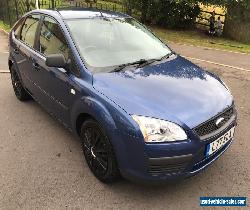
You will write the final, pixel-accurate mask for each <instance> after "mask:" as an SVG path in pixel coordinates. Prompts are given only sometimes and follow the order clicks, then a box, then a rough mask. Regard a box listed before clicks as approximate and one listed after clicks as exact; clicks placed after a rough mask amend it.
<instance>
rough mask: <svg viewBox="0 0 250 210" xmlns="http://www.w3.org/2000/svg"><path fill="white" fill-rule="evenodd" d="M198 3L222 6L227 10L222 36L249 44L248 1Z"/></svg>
mask: <svg viewBox="0 0 250 210" xmlns="http://www.w3.org/2000/svg"><path fill="white" fill-rule="evenodd" d="M200 2H202V3H205V4H215V5H218V6H224V7H225V8H226V10H227V14H226V19H225V25H224V35H225V36H227V37H229V38H233V39H236V40H239V41H243V42H248V43H250V0H201V1H200Z"/></svg>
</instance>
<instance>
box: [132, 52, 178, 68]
mask: <svg viewBox="0 0 250 210" xmlns="http://www.w3.org/2000/svg"><path fill="white" fill-rule="evenodd" d="M171 55H173V52H171V53H168V54H167V55H164V56H163V57H161V58H158V59H150V60H147V61H145V62H144V63H142V64H140V65H138V66H137V67H136V68H137V69H138V68H143V67H145V66H148V65H150V64H152V63H154V62H156V61H162V60H165V59H168V58H169V57H170V56H171Z"/></svg>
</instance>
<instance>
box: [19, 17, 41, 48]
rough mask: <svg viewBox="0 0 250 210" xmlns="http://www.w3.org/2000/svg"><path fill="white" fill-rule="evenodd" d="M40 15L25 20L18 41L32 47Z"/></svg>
mask: <svg viewBox="0 0 250 210" xmlns="http://www.w3.org/2000/svg"><path fill="white" fill-rule="evenodd" d="M39 20H40V15H31V16H29V17H27V18H26V20H25V23H24V25H23V27H22V31H21V36H20V39H21V40H22V41H23V42H24V43H26V44H27V45H29V46H30V47H34V43H35V37H36V30H37V26H38V24H39Z"/></svg>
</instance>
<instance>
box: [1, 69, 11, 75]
mask: <svg viewBox="0 0 250 210" xmlns="http://www.w3.org/2000/svg"><path fill="white" fill-rule="evenodd" d="M6 73H10V71H6V70H0V74H6Z"/></svg>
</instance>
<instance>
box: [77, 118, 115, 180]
mask: <svg viewBox="0 0 250 210" xmlns="http://www.w3.org/2000/svg"><path fill="white" fill-rule="evenodd" d="M81 140H82V150H83V154H84V156H85V159H86V162H87V164H88V166H89V168H90V170H91V171H92V173H93V174H94V175H95V177H96V178H97V179H99V180H100V181H102V182H104V183H112V182H115V181H116V180H117V179H118V178H119V169H118V166H117V162H116V158H115V153H114V151H113V148H112V145H111V143H110V141H109V139H108V137H107V136H106V135H105V133H104V131H103V130H102V128H101V126H100V125H99V124H98V123H97V122H96V121H94V120H92V119H89V120H86V121H85V122H84V123H83V125H82V127H81Z"/></svg>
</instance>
